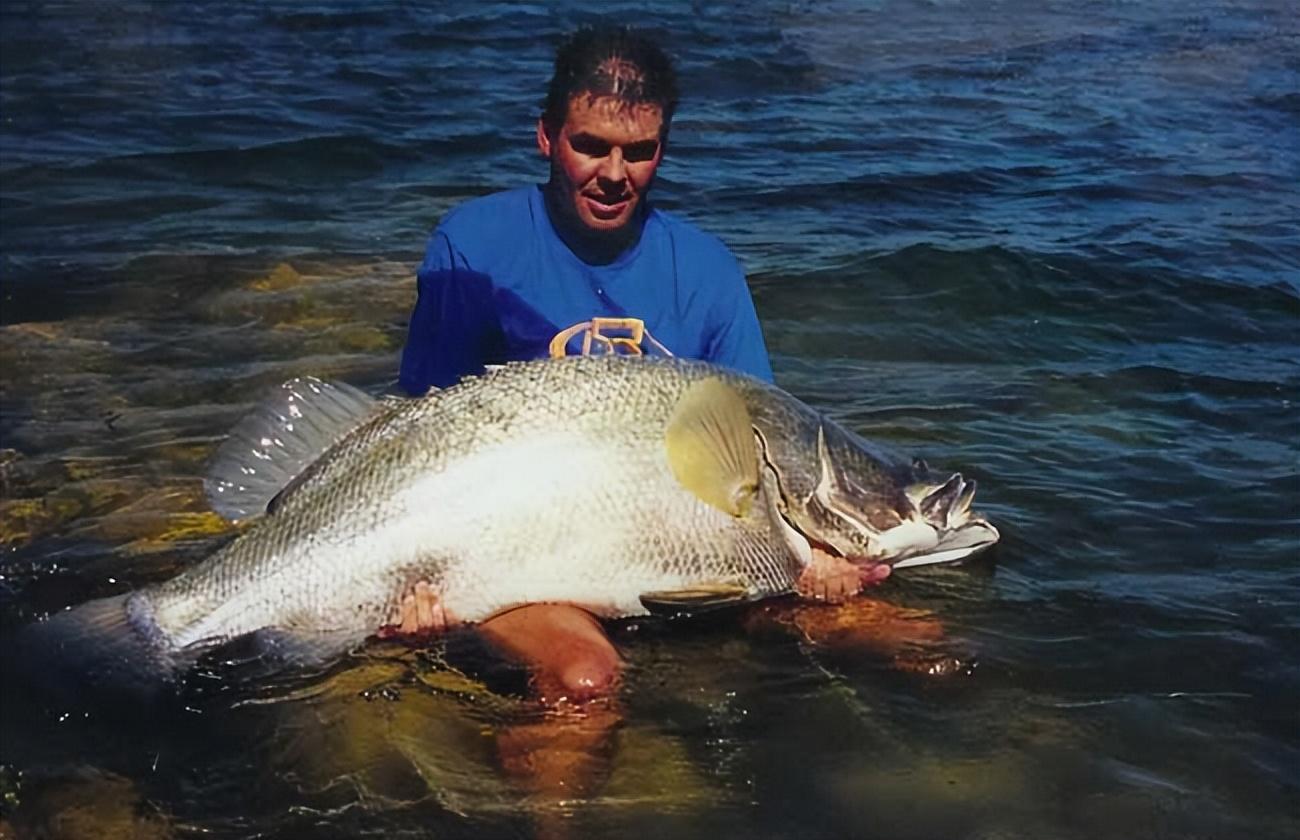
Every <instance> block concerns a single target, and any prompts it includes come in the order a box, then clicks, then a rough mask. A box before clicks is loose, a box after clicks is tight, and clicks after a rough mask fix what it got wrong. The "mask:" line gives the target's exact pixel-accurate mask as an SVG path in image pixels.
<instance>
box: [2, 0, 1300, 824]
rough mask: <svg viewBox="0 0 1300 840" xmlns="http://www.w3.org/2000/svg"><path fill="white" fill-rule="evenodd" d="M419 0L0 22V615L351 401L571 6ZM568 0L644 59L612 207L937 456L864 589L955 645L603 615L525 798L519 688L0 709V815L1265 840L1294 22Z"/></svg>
mask: <svg viewBox="0 0 1300 840" xmlns="http://www.w3.org/2000/svg"><path fill="white" fill-rule="evenodd" d="M444 5H446V4H405V3H402V4H398V3H391V4H390V3H366V4H345V3H342V2H338V3H280V4H276V3H247V4H234V3H224V2H223V3H218V2H207V3H184V4H182V3H175V4H172V3H153V4H143V3H125V4H123V3H93V2H67V3H21V2H8V3H5V4H3V8H2V13H3V27H2V31H0V241H2V244H3V253H2V254H0V259H2V260H3V262H2V264H0V281H2V282H3V301H2V303H3V311H2V312H0V324H2V326H0V354H2V355H0V360H2V365H3V375H2V376H0V397H2V398H3V415H2V417H0V434H2V435H3V441H2V444H0V445H2V446H3V452H2V453H0V493H3V496H2V497H0V540H3V545H4V546H5V553H4V558H3V561H2V565H0V574H2V575H3V580H0V608H2V609H3V618H2V619H0V621H2V622H3V628H7V629H12V628H13V627H15V626H17V625H19V624H21V623H22V622H24V621H26V620H29V619H31V618H33V617H35V616H38V615H40V614H42V613H44V612H47V611H50V610H54V609H59V608H61V607H63V606H65V605H68V604H71V603H76V602H79V601H81V600H85V599H87V598H90V597H95V596H99V595H103V594H109V593H112V592H118V591H123V590H125V589H126V588H130V587H134V586H137V585H141V584H144V583H148V582H152V581H156V580H160V579H164V578H166V577H168V576H170V575H172V574H174V573H175V572H176V571H177V570H178V569H180V568H182V567H184V566H186V565H188V564H190V563H193V562H196V561H197V560H199V559H201V558H202V557H203V556H205V555H206V554H207V553H208V552H209V551H210V550H211V549H212V548H213V547H214V546H215V545H217V544H219V543H220V541H221V540H222V539H224V538H225V535H226V533H227V531H226V529H225V527H224V526H223V525H222V524H221V523H220V521H219V520H218V519H217V518H216V517H215V516H214V515H213V514H211V513H209V512H208V509H207V507H206V504H205V502H204V501H203V499H202V497H201V489H200V484H199V478H200V476H201V475H202V472H203V469H204V463H205V460H206V459H207V457H208V456H209V455H210V453H211V451H212V449H213V447H214V445H215V444H216V443H217V442H218V441H219V440H220V439H221V436H222V435H223V434H224V432H225V430H226V429H227V428H229V426H230V425H231V424H233V423H234V422H235V420H236V419H237V418H238V417H239V416H240V415H241V414H242V413H243V412H244V411H245V410H247V408H248V407H249V405H250V403H251V401H252V400H254V399H255V398H256V396H257V395H258V394H259V393H260V392H261V391H262V389H264V388H265V387H267V386H270V385H272V384H275V383H278V382H279V381H281V380H283V379H286V378H288V377H290V376H293V375H298V374H302V373H315V374H318V375H323V376H327V377H336V378H341V379H345V380H348V381H351V382H353V383H355V384H359V385H361V386H363V387H368V388H371V389H374V390H378V389H381V388H383V387H385V386H386V385H387V384H388V383H389V382H390V381H391V380H392V379H393V377H394V375H395V368H396V357H397V353H398V351H399V349H400V347H401V343H402V341H403V337H404V330H405V319H406V315H407V313H408V311H409V308H410V305H411V303H412V302H413V294H414V284H413V280H412V271H413V267H414V265H415V263H416V262H417V261H418V258H419V254H420V251H421V249H422V246H423V241H424V238H425V237H426V235H427V233H428V230H429V229H430V228H431V227H432V225H433V224H435V223H436V221H437V219H438V217H439V216H440V215H441V214H442V213H443V212H444V211H445V210H446V209H447V208H449V207H451V206H453V205H454V204H455V203H457V202H459V201H461V200H463V199H465V198H468V197H470V196H474V195H479V194H482V193H486V192H490V191H492V190H495V189H498V188H504V187H510V186H515V185H518V184H521V183H528V182H532V181H538V180H541V179H542V178H544V175H545V173H544V169H543V164H542V162H541V161H540V160H539V159H538V158H537V155H536V151H535V149H534V147H533V144H532V139H531V138H532V133H533V127H532V121H533V119H534V118H535V114H536V111H537V106H538V103H539V101H540V99H541V96H542V92H543V87H544V82H545V78H546V75H547V73H548V69H549V61H550V57H551V53H552V49H553V46H554V43H555V42H556V40H557V38H558V37H559V36H560V34H561V33H563V32H565V31H567V30H568V29H569V28H570V27H571V26H572V25H573V24H575V23H577V22H582V21H591V20H594V17H593V16H592V13H591V12H590V11H588V10H586V5H585V4H572V5H568V6H566V5H551V4H511V3H505V4H495V5H479V4H463V8H459V9H447V8H442V6H444ZM603 8H604V9H605V12H606V14H608V16H609V17H610V18H612V19H615V20H623V21H633V22H637V23H641V24H644V25H648V26H650V27H652V28H654V29H655V30H657V31H659V32H661V33H662V34H664V36H665V40H666V41H667V43H668V45H669V46H670V48H671V51H672V52H673V53H674V54H675V55H676V56H677V57H678V59H679V62H680V65H681V69H682V76H683V87H684V90H685V94H686V96H685V101H684V103H683V106H682V109H681V111H680V113H679V116H678V118H677V121H676V123H675V125H674V128H673V135H672V142H671V147H670V157H669V159H668V161H667V162H666V163H665V164H664V166H663V168H662V170H661V173H662V175H661V178H660V180H659V183H658V186H657V187H656V200H657V201H658V202H659V203H660V205H661V206H663V207H666V208H669V209H672V210H674V211H676V212H679V213H682V214H684V215H686V216H688V217H689V218H691V219H693V220H694V221H696V222H697V223H698V224H700V225H701V226H703V227H705V228H706V229H708V230H711V231H713V232H715V233H717V234H718V235H720V236H722V237H723V238H724V239H725V240H726V241H727V242H728V243H729V244H730V245H731V246H732V247H733V248H734V249H735V250H736V252H737V253H738V254H739V255H740V257H741V259H742V261H743V262H744V264H745V266H746V268H747V270H748V272H749V275H750V280H751V285H752V288H753V290H754V295H755V300H756V302H757V305H758V308H759V311H760V316H761V318H762V320H763V323H764V329H765V332H766V335H767V338H768V342H769V345H770V348H771V350H772V354H773V361H774V366H775V369H776V372H777V379H778V382H779V383H780V384H782V385H783V386H784V387H786V388H787V389H789V390H791V391H792V392H794V393H795V394H797V395H798V396H800V397H802V398H803V399H805V400H807V401H808V402H810V403H812V404H814V405H817V406H819V407H821V408H822V409H824V410H825V411H827V412H829V413H830V414H831V415H833V416H835V417H837V418H838V419H840V420H842V421H844V422H845V423H846V424H848V425H849V426H850V427H852V428H854V429H855V430H857V431H859V432H861V433H863V434H864V435H867V436H868V437H871V438H874V439H878V440H881V441H885V442H888V443H890V444H892V445H893V446H895V447H897V448H900V449H902V450H905V451H909V452H914V453H916V454H919V455H923V456H924V457H925V458H926V459H927V460H928V461H929V462H930V463H931V464H942V465H945V466H951V467H953V468H959V469H961V470H962V471H963V473H964V474H965V475H967V476H968V477H975V478H977V479H978V481H979V483H980V491H979V496H978V500H979V501H980V502H981V507H982V508H983V509H984V510H985V511H986V512H987V513H988V515H989V516H990V517H991V518H992V519H994V520H995V521H996V522H997V523H998V525H999V526H1000V527H1001V528H1002V530H1003V534H1004V541H1003V545H1002V546H1001V547H1000V548H999V549H998V551H997V553H996V555H995V556H994V557H993V558H991V559H990V561H987V562H981V563H978V564H975V565H973V566H971V567H967V568H955V569H946V570H913V571H911V572H909V573H905V574H904V573H900V574H899V575H898V576H897V577H896V578H895V579H894V580H891V581H890V582H888V583H887V584H885V585H884V586H882V587H881V588H880V589H879V590H877V592H876V594H877V595H878V596H879V597H880V598H882V599H884V600H886V601H887V602H890V603H892V604H894V605H897V606H902V607H909V608H916V609H921V610H927V611H929V612H930V613H931V614H932V617H933V618H937V619H939V620H941V621H942V623H943V624H944V625H945V627H946V632H947V640H946V641H945V642H943V643H942V644H943V649H944V651H947V652H950V653H951V655H952V656H953V657H956V658H957V659H960V660H961V662H962V663H963V665H962V667H960V668H957V669H955V670H953V671H952V672H951V673H948V674H946V675H943V676H938V677H934V676H926V675H922V674H916V673H910V672H902V671H899V670H898V669H897V668H896V667H895V666H894V665H893V664H892V661H891V659H890V658H889V657H882V656H880V655H879V653H878V652H871V651H862V650H857V651H854V650H842V649H841V650H836V649H833V648H832V646H828V645H816V644H809V643H807V642H806V641H801V640H800V639H799V638H797V637H795V636H792V635H782V634H780V633H755V632H752V631H751V632H747V631H746V630H745V629H743V628H741V627H740V626H739V625H738V623H737V622H729V621H726V620H720V621H710V622H707V623H705V624H703V625H700V626H687V627H679V626H674V627H661V626H656V625H654V624H649V625H640V626H633V627H622V628H617V631H616V632H617V640H618V642H619V644H620V647H621V649H622V650H623V651H624V652H625V654H626V656H627V658H628V661H629V664H630V671H629V677H628V683H627V685H626V687H625V689H624V691H623V692H622V694H621V697H620V706H621V708H620V709H619V711H618V714H619V716H620V718H621V722H620V723H618V724H617V725H615V726H614V727H613V728H612V729H610V730H609V731H607V732H605V733H604V734H603V735H601V736H600V737H598V738H592V739H589V740H590V741H591V743H592V744H593V745H594V746H592V747H591V749H590V750H588V751H586V752H583V751H581V750H579V751H577V753H575V755H574V756H571V758H572V760H573V761H574V762H577V763H578V764H581V765H582V767H580V768H579V769H580V770H582V772H578V773H576V774H575V776H574V778H582V779H585V780H587V781H586V782H584V783H583V784H582V785H579V786H576V787H575V788H573V789H571V790H570V791H569V792H568V793H567V794H565V795H561V796H557V795H555V794H554V793H553V792H551V793H547V792H544V791H543V792H539V791H535V790H529V789H527V788H526V786H521V784H520V783H519V782H518V781H517V779H516V777H515V776H513V775H512V774H511V773H509V772H507V770H508V768H506V767H504V766H503V760H502V758H501V754H500V749H499V742H500V741H501V739H502V738H504V737H508V736H509V733H520V732H523V733H527V732H528V731H529V726H530V725H532V724H535V723H537V722H538V721H537V719H536V718H537V716H538V712H537V711H536V710H535V709H532V708H530V707H529V706H528V705H527V704H526V703H524V702H523V701H522V700H521V699H520V698H519V697H518V696H516V695H515V693H513V692H512V691H510V690H509V689H508V686H507V687H505V688H501V689H500V690H498V691H496V692H489V691H486V690H484V689H483V688H482V686H480V685H479V684H477V683H476V682H475V681H474V680H473V679H471V678H470V677H466V676H462V675H459V674H458V673H457V672H455V671H454V670H448V669H446V668H445V667H442V666H441V665H440V664H439V661H440V660H439V657H438V656H437V655H433V656H429V655H425V654H422V653H418V652H412V651H406V650H404V649H401V648H387V647H382V646H377V647H375V648H374V649H372V650H369V651H367V652H366V654H365V655H364V656H362V657H360V658H358V659H357V660H356V662H355V663H350V664H349V665H346V666H345V667H342V668H340V669H338V670H336V671H334V672H332V673H331V674H328V675H323V676H317V677H310V676H309V677H304V678H300V679H298V680H296V681H295V680H289V681H286V682H274V681H273V682H271V683H269V684H264V685H256V686H255V687H253V688H248V687H244V688H240V689H237V690H236V689H233V688H231V686H230V684H229V683H228V682H226V681H223V680H221V679H213V680H211V681H210V682H211V683H212V685H211V686H207V687H205V686H203V685H196V686H194V687H192V689H191V696H190V697H189V698H188V700H189V705H190V706H191V708H192V709H193V711H185V710H180V711H178V712H177V713H176V714H175V715H171V716H160V717H158V718H156V719H152V720H150V721H148V722H146V723H145V724H144V725H141V724H140V722H138V721H136V722H134V723H132V724H130V725H124V724H122V723H120V722H118V721H117V720H112V721H110V720H109V719H108V717H109V716H107V715H99V714H92V715H91V716H90V718H89V719H86V718H82V717H69V718H64V719H60V714H61V711H60V710H59V709H57V708H44V707H41V708H35V707H33V706H32V705H30V704H25V703H15V702H6V703H5V704H4V707H3V708H4V715H5V719H4V721H3V729H0V794H3V797H0V798H2V800H3V801H0V809H3V810H0V814H4V815H5V816H4V819H6V820H9V821H11V822H12V824H13V825H14V826H16V827H17V828H18V829H19V830H22V831H29V832H34V831H36V829H37V828H39V827H40V826H41V825H42V824H48V822H49V821H50V820H52V819H54V817H55V816H57V815H60V814H63V815H68V814H74V813H81V814H82V815H83V817H85V818H86V819H88V820H90V822H89V823H87V824H88V825H94V826H97V827H103V826H115V825H121V824H126V823H132V824H134V826H135V828H136V829H138V830H140V831H153V832H156V833H157V834H156V835H150V836H163V835H165V834H167V833H172V834H179V835H182V836H188V835H191V834H193V835H196V836H215V837H253V836H256V837H286V838H287V837H297V836H304V835H310V836H324V837H330V836H338V837H352V836H359V835H363V834H372V835H375V836H384V837H397V836H440V837H441V836H447V837H457V836H466V837H468V836H475V837H480V836H494V835H511V836H513V835H519V836H530V835H532V834H533V833H540V834H548V835H551V836H562V835H564V834H566V833H567V834H569V835H571V836H574V837H583V836H637V835H641V836H682V837H691V836H698V837H719V836H754V837H773V838H776V837H794V836H798V837H828V838H829V837H844V836H863V837H866V836H875V837H890V838H906V837H917V838H927V837H938V836H943V837H970V838H993V837H1027V836H1034V837H1077V838H1092V837H1125V838H1127V837H1154V836H1167V837H1184V836H1202V837H1250V838H1266V837H1279V838H1281V837H1291V836H1296V834H1297V833H1298V832H1300V816H1298V814H1297V806H1296V804H1295V803H1296V801H1297V797H1300V654H1298V653H1297V650H1300V413H1298V412H1297V400H1300V16H1298V15H1297V14H1296V9H1295V6H1294V4H1293V3H1291V2H1286V0H1278V1H1277V2H1269V0H1243V2H1206V3H1196V2H1188V3H1181V4H1173V5H1172V6H1171V4H1156V3H1150V4H1131V3H1121V2H1100V3H1091V4H1074V3H1065V2H1046V3H1043V2H1033V3H1031V2H1007V3H997V4H966V3H952V2H932V3H922V2H911V1H909V2H897V3H889V2H885V3H862V4H858V3H853V4H849V3H844V4H836V3H786V2H779V3H778V2H767V3H759V4H749V5H748V6H747V11H746V12H745V13H743V14H740V13H737V12H734V11H728V10H723V9H711V8H705V7H695V6H692V5H689V4H685V3H681V4H667V5H666V6H665V7H663V8H658V9H655V10H652V11H647V10H646V9H645V8H643V6H642V5H641V4H608V5H607V6H604V7H603ZM435 653H436V652H435ZM214 676H218V677H219V676H220V674H219V673H217V674H215V675H214ZM202 681H203V680H202V678H200V680H199V682H202ZM506 682H509V681H508V680H507V681H506ZM11 689H12V686H11V685H6V689H5V691H6V695H7V696H8V695H9V692H10V690H11ZM588 723H589V724H590V725H593V726H595V725H596V724H591V722H588ZM571 725H573V726H576V727H578V728H579V729H581V727H582V726H583V725H587V724H584V723H583V722H581V721H579V722H576V723H572V724H571ZM579 734H581V733H579ZM578 740H579V741H581V738H580V737H579V738H578ZM15 805H16V808H15ZM137 806H138V807H137ZM79 808H80V809H82V810H81V811H78V809H79ZM86 815H89V816H86ZM42 821H45V823H42ZM33 826H35V828H33ZM86 836H91V835H86Z"/></svg>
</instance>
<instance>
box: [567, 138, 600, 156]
mask: <svg viewBox="0 0 1300 840" xmlns="http://www.w3.org/2000/svg"><path fill="white" fill-rule="evenodd" d="M569 145H571V146H573V150H574V151H575V152H577V153H578V154H580V155H586V156H587V157H604V156H605V155H607V154H609V148H610V147H609V144H608V143H602V142H600V141H599V140H592V139H590V138H587V137H574V138H573V139H572V140H571V141H569Z"/></svg>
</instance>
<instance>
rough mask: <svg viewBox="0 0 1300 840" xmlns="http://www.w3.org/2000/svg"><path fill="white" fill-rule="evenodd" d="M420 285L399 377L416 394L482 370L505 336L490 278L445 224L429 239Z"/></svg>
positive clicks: (449, 383) (444, 385) (412, 393)
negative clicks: (466, 254)
mask: <svg viewBox="0 0 1300 840" xmlns="http://www.w3.org/2000/svg"><path fill="white" fill-rule="evenodd" d="M416 285H417V289H418V297H417V298H416V302H415V309H414V310H412V312H411V322H410V327H409V331H408V333H407V337H406V347H405V348H403V350H402V367H401V373H400V375H399V376H398V382H399V383H400V384H401V386H402V389H403V390H404V391H406V392H407V393H408V394H410V395H412V396H419V395H421V394H423V393H424V392H425V391H427V390H429V387H430V386H433V387H437V388H445V387H447V386H448V385H453V384H455V383H456V382H457V381H458V380H460V379H461V378H462V377H465V376H470V375H474V374H479V373H482V372H483V366H484V364H486V363H488V362H492V361H495V360H496V359H495V358H494V356H495V355H496V348H497V347H498V346H499V344H500V335H501V326H500V320H499V319H498V317H497V312H496V306H495V304H494V302H493V294H492V282H491V279H490V278H489V277H487V276H486V275H484V274H482V273H479V272H476V271H474V270H473V268H472V267H470V266H469V265H468V264H467V263H466V261H465V259H464V257H463V256H461V255H460V254H459V253H458V252H457V250H456V247H455V245H454V244H453V243H452V241H451V239H450V238H449V237H448V236H447V234H446V233H444V232H443V231H442V230H441V229H440V230H437V231H434V234H433V236H432V237H431V238H430V240H429V247H428V248H427V249H426V251H425V256H424V262H423V263H421V264H420V268H419V270H418V271H417V272H416Z"/></svg>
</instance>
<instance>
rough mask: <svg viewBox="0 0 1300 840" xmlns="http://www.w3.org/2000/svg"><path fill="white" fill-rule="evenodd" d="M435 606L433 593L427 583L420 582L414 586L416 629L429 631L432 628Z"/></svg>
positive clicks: (435, 601)
mask: <svg viewBox="0 0 1300 840" xmlns="http://www.w3.org/2000/svg"><path fill="white" fill-rule="evenodd" d="M436 604H437V599H435V598H434V595H433V592H432V591H431V590H430V588H429V583H428V581H423V580H422V581H420V582H419V583H417V584H416V585H415V619H416V629H418V630H429V629H432V628H433V627H434V621H433V608H434V606H435V605H436Z"/></svg>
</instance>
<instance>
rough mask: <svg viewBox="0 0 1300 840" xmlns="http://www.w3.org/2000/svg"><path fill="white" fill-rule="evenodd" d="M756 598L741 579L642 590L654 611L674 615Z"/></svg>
mask: <svg viewBox="0 0 1300 840" xmlns="http://www.w3.org/2000/svg"><path fill="white" fill-rule="evenodd" d="M751 600H753V598H752V596H751V595H750V593H749V590H748V589H746V588H745V587H744V586H742V585H740V584H738V583H730V582H726V581H718V582H716V583H701V584H698V585H697V586H688V587H685V588H683V589H660V590H656V591H654V592H643V593H641V606H643V607H645V608H646V609H647V610H649V611H650V614H651V615H664V616H670V617H676V616H685V615H696V614H698V613H702V612H710V611H712V610H718V609H722V608H724V607H734V606H739V605H741V604H745V603H748V602H749V601H751Z"/></svg>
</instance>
